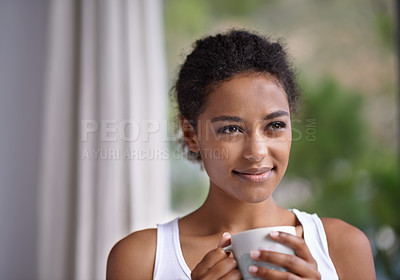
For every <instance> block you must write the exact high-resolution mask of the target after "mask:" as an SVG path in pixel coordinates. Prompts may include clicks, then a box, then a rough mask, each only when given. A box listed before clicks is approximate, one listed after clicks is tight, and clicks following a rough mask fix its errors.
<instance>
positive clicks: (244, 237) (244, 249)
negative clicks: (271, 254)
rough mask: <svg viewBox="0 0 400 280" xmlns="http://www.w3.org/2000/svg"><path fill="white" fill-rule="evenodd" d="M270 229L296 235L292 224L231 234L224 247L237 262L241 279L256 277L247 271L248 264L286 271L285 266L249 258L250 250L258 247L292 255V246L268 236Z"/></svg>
mask: <svg viewBox="0 0 400 280" xmlns="http://www.w3.org/2000/svg"><path fill="white" fill-rule="evenodd" d="M272 231H281V232H286V233H289V234H293V235H296V229H295V227H292V226H277V227H264V228H256V229H250V230H246V231H243V232H239V233H237V234H234V235H232V238H231V245H229V246H227V247H225V248H224V250H225V251H231V252H233V256H234V257H235V259H236V261H237V262H238V263H239V270H240V272H241V273H242V276H243V279H245V280H250V279H258V278H256V277H254V276H253V275H251V274H250V273H249V271H248V269H249V266H250V265H256V266H260V267H266V268H269V269H274V270H279V271H286V269H285V268H282V267H279V266H277V265H274V264H270V263H267V262H258V261H254V260H252V259H251V258H250V251H251V250H259V249H261V250H268V251H275V252H279V253H284V254H289V255H294V251H293V249H292V248H290V247H288V246H286V245H283V244H281V243H278V242H276V241H274V240H272V239H271V238H270V237H269V233H270V232H272Z"/></svg>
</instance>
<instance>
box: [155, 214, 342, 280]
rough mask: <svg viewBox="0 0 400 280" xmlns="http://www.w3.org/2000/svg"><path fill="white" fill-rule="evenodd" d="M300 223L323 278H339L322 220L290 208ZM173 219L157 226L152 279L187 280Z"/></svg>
mask: <svg viewBox="0 0 400 280" xmlns="http://www.w3.org/2000/svg"><path fill="white" fill-rule="evenodd" d="M291 211H292V212H293V213H294V214H295V215H296V217H297V219H298V220H299V222H300V223H301V225H302V226H303V235H304V240H305V242H306V244H307V246H308V248H309V249H310V252H311V254H312V256H313V257H314V259H315V260H316V261H317V263H318V271H319V272H320V273H321V276H322V277H321V279H322V280H338V279H339V277H338V275H337V273H336V270H335V267H334V265H333V263H332V260H331V258H330V257H329V251H328V242H327V240H326V235H325V230H324V227H323V225H322V222H321V219H320V218H319V217H318V216H317V214H312V215H311V214H308V213H305V212H301V211H299V210H297V209H293V210H291ZM178 220H179V218H176V219H175V220H173V221H170V222H168V223H165V224H161V225H157V251H156V260H155V266H154V275H153V279H156V280H158V279H160V280H168V279H171V280H181V279H184V280H188V279H191V277H190V274H191V272H190V269H189V267H188V266H187V264H186V262H185V259H184V258H183V254H182V250H181V245H180V241H179V227H178Z"/></svg>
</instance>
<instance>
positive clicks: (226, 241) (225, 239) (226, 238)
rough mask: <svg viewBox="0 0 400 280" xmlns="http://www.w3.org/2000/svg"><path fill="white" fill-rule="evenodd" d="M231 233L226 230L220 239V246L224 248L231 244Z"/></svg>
mask: <svg viewBox="0 0 400 280" xmlns="http://www.w3.org/2000/svg"><path fill="white" fill-rule="evenodd" d="M231 237H232V236H231V234H230V233H229V232H224V233H223V234H222V237H221V240H220V241H219V244H218V247H220V248H223V247H226V246H228V245H230V244H231Z"/></svg>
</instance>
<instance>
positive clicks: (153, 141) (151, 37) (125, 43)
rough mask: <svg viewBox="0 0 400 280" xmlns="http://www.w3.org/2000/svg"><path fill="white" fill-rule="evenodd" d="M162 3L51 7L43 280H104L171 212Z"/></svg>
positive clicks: (91, 1)
mask: <svg viewBox="0 0 400 280" xmlns="http://www.w3.org/2000/svg"><path fill="white" fill-rule="evenodd" d="M161 4H162V3H161V0H83V1H79V0H52V1H49V14H50V17H49V19H48V42H47V50H46V51H47V62H46V65H47V66H46V75H45V77H46V78H45V92H44V100H45V104H44V105H43V122H42V123H43V132H42V145H41V151H40V154H41V165H40V175H39V177H40V179H39V188H40V192H39V222H40V225H39V228H40V232H39V245H38V246H39V256H38V278H39V279H52V280H54V279H68V280H70V279H84V280H87V279H104V277H105V269H106V261H107V255H108V253H109V251H110V249H111V247H112V245H113V244H114V243H115V242H116V241H117V240H119V239H120V238H122V237H123V236H125V235H127V234H128V233H129V232H131V231H132V230H136V229H139V228H142V227H145V226H155V223H156V222H160V221H161V220H162V219H163V217H164V216H165V214H166V213H167V212H168V203H169V186H168V184H169V177H168V176H169V175H168V174H169V171H168V161H167V159H168V152H167V149H168V146H167V144H168V143H167V137H166V118H167V117H166V115H167V114H166V110H167V106H166V102H167V87H166V79H165V69H166V67H165V59H164V53H163V52H164V45H163V32H162V7H161Z"/></svg>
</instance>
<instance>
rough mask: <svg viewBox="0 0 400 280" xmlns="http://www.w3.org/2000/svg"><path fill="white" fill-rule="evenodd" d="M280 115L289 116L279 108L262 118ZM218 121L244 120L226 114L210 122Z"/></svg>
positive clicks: (272, 117) (267, 118) (266, 118)
mask: <svg viewBox="0 0 400 280" xmlns="http://www.w3.org/2000/svg"><path fill="white" fill-rule="evenodd" d="M281 116H289V113H288V112H286V111H282V110H279V111H276V112H272V113H270V114H268V115H266V116H265V118H264V120H265V121H266V120H270V119H274V118H277V117H281ZM220 121H230V122H244V120H243V119H242V118H239V117H235V116H226V115H223V116H218V117H215V118H213V119H212V120H211V122H212V123H213V122H220Z"/></svg>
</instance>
